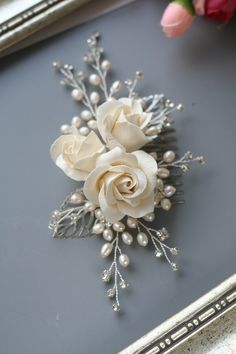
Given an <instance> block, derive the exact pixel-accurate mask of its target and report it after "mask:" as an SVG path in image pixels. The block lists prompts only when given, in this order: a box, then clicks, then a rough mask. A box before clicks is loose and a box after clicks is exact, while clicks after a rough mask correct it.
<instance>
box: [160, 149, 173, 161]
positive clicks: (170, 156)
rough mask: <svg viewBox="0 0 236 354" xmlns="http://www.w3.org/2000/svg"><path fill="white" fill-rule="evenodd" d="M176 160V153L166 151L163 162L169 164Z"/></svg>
mask: <svg viewBox="0 0 236 354" xmlns="http://www.w3.org/2000/svg"><path fill="white" fill-rule="evenodd" d="M174 159H175V153H174V151H171V150H169V151H166V152H165V153H164V155H163V160H164V161H165V162H167V163H171V162H173V161H174Z"/></svg>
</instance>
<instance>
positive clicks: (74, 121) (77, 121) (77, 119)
mask: <svg viewBox="0 0 236 354" xmlns="http://www.w3.org/2000/svg"><path fill="white" fill-rule="evenodd" d="M71 125H73V126H74V127H76V128H79V127H80V125H81V119H80V117H73V118H72V120H71Z"/></svg>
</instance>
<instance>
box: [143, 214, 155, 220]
mask: <svg viewBox="0 0 236 354" xmlns="http://www.w3.org/2000/svg"><path fill="white" fill-rule="evenodd" d="M143 218H144V220H145V221H147V222H152V221H153V220H154V219H155V214H154V213H149V214H146V215H145V216H144V217H143Z"/></svg>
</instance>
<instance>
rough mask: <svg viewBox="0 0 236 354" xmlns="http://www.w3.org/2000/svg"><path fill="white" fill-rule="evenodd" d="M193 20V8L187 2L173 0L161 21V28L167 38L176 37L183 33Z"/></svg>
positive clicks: (186, 0)
mask: <svg viewBox="0 0 236 354" xmlns="http://www.w3.org/2000/svg"><path fill="white" fill-rule="evenodd" d="M193 19H194V8H193V6H192V3H191V2H190V1H189V0H175V1H174V2H172V3H170V4H169V5H168V6H167V8H166V10H165V12H164V14H163V17H162V19H161V26H162V28H163V31H164V33H165V35H166V36H167V37H178V36H181V35H182V34H183V33H185V32H186V31H187V30H188V28H189V27H190V26H191V24H192V22H193Z"/></svg>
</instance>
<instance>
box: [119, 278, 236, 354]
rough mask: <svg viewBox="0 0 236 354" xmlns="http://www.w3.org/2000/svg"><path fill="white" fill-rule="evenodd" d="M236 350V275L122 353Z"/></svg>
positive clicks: (198, 353)
mask: <svg viewBox="0 0 236 354" xmlns="http://www.w3.org/2000/svg"><path fill="white" fill-rule="evenodd" d="M235 350H236V274H234V275H233V276H231V277H230V278H228V279H227V280H225V281H224V282H223V283H221V284H220V285H218V286H217V287H216V288H214V289H212V290H211V291H210V292H208V293H207V294H205V295H204V296H202V297H201V298H200V299H198V300H197V301H195V302H193V303H192V304H191V305H190V306H188V307H186V308H185V309H184V310H182V311H180V312H179V313H177V314H176V315H174V316H173V317H171V318H170V319H168V320H167V321H165V322H163V323H162V324H161V325H160V326H158V327H156V328H154V329H153V330H152V331H150V332H149V333H147V334H146V335H144V336H143V337H141V338H140V339H139V340H137V341H136V342H135V343H133V344H131V345H130V346H128V347H127V348H126V349H124V350H123V351H121V352H120V353H119V354H164V353H165V354H167V353H175V354H186V353H195V354H202V353H209V354H212V353H214V354H218V353H221V354H223V353H224V354H232V353H235Z"/></svg>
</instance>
